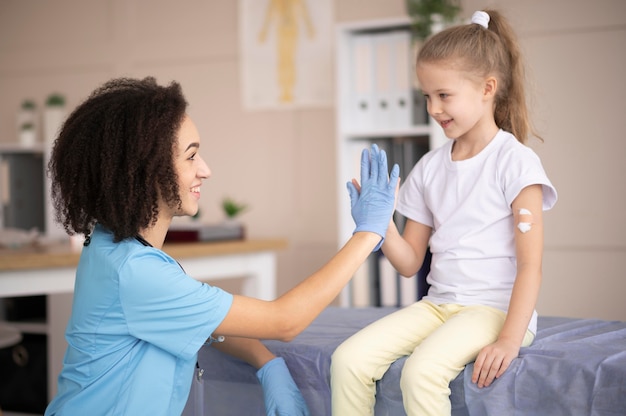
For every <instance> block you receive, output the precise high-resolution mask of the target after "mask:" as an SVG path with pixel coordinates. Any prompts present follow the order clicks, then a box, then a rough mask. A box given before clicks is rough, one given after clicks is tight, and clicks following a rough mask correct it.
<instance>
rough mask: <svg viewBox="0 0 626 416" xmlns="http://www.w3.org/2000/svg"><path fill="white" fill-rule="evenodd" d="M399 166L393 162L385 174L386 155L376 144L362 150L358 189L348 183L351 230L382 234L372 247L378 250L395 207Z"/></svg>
mask: <svg viewBox="0 0 626 416" xmlns="http://www.w3.org/2000/svg"><path fill="white" fill-rule="evenodd" d="M399 175H400V167H399V166H398V165H397V164H394V166H393V168H392V169H391V175H388V174H387V154H386V153H385V151H384V150H380V149H378V146H376V145H375V144H373V145H372V148H371V150H370V151H368V150H367V149H364V150H363V152H362V153H361V184H360V185H361V190H360V192H359V190H358V189H357V188H356V186H355V185H354V184H353V183H352V182H348V193H349V194H350V203H351V206H352V210H351V211H352V218H353V219H354V222H355V224H356V228H355V230H354V232H355V233H356V232H359V231H370V232H374V233H376V234H378V235H380V236H381V240H380V242H379V243H378V245H377V246H376V247H375V248H374V251H376V250H378V249H379V248H380V246H381V245H382V244H383V241H384V240H385V234H386V233H387V227H388V226H389V221H390V220H391V215H392V214H393V210H394V208H395V193H396V186H397V184H398V180H399V179H398V177H399Z"/></svg>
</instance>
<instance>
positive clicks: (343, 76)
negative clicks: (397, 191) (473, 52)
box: [336, 18, 446, 306]
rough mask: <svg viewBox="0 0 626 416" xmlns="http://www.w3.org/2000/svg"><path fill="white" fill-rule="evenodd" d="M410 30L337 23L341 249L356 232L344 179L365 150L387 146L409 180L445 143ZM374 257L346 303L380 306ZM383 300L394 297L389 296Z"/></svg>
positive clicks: (390, 23)
mask: <svg viewBox="0 0 626 416" xmlns="http://www.w3.org/2000/svg"><path fill="white" fill-rule="evenodd" d="M409 27H410V21H409V19H408V18H398V19H384V20H375V21H364V22H352V23H346V24H341V25H339V26H338V27H337V33H336V36H337V42H336V46H337V50H336V53H337V56H336V65H337V67H336V80H337V88H336V90H337V98H336V104H337V107H336V122H337V163H338V166H337V178H338V183H337V189H338V192H339V195H338V228H339V235H338V239H339V241H338V243H339V246H342V245H343V244H344V243H345V242H346V240H347V239H348V238H349V237H350V235H351V234H352V231H353V230H354V222H353V220H352V218H351V215H350V200H349V198H348V195H347V191H346V182H347V181H349V180H350V179H351V178H357V179H358V178H359V160H360V154H361V151H362V149H364V148H366V147H369V145H370V144H371V143H376V144H377V145H378V146H379V147H381V148H383V149H385V150H386V151H387V153H388V156H389V160H390V165H391V163H394V162H395V163H399V164H400V167H401V172H400V174H401V177H402V178H404V177H406V176H407V175H408V173H409V171H410V169H411V168H412V167H413V165H414V164H415V163H416V162H417V159H418V158H419V157H420V156H421V155H422V154H423V153H425V152H426V151H428V150H429V149H432V148H434V147H437V146H439V145H440V144H442V143H443V142H444V141H445V140H446V138H445V136H444V134H443V131H442V129H441V128H440V126H438V125H436V124H435V123H433V122H431V120H430V119H429V117H428V116H427V113H426V104H425V101H424V98H423V96H422V95H421V93H420V91H419V88H417V83H416V81H415V79H416V78H415V71H414V61H415V48H414V47H413V42H412V40H411V34H410V31H409ZM371 257H372V258H371V259H370V260H369V261H368V262H366V264H365V265H364V266H363V267H362V268H361V270H359V272H358V274H357V275H355V277H354V279H353V280H352V282H351V283H350V285H349V286H348V287H346V289H345V290H344V291H343V293H342V296H341V299H340V303H341V304H342V305H343V306H365V305H377V304H381V294H380V290H381V286H382V284H383V283H384V282H381V281H380V277H381V276H380V274H381V273H380V270H379V268H378V260H379V257H380V256H379V255H377V254H373V255H372V256H371ZM383 274H386V275H388V273H383ZM400 282H402V280H398V283H397V285H395V286H394V287H395V290H396V292H397V293H396V294H395V296H396V297H395V299H397V303H398V304H402V303H404V302H406V301H405V300H402V299H406V298H407V297H406V296H403V295H401V293H400V291H399V290H398V289H399V288H401V287H402V285H403V284H404V282H402V283H400ZM376 292H378V293H376ZM385 297H386V299H389V298H390V296H389V294H388V293H387V294H386V295H385ZM391 298H393V294H391ZM409 298H410V297H409ZM388 302H389V301H388V300H387V301H385V302H382V303H383V304H387V303H388Z"/></svg>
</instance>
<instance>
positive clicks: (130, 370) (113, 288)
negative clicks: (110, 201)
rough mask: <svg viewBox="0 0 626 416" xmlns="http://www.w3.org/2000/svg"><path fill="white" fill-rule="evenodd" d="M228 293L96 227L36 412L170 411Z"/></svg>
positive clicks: (179, 405) (176, 411) (181, 402)
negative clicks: (55, 369) (54, 367)
mask: <svg viewBox="0 0 626 416" xmlns="http://www.w3.org/2000/svg"><path fill="white" fill-rule="evenodd" d="M232 300H233V297H232V295H231V294H229V293H227V292H224V291H223V290H221V289H219V288H216V287H213V286H210V285H208V284H206V283H201V282H198V281H197V280H194V279H193V278H191V277H190V276H188V275H186V274H185V273H184V271H183V270H182V269H181V267H180V266H179V265H178V263H177V262H176V261H175V260H174V259H172V258H171V257H170V256H168V255H167V254H165V253H164V252H163V251H161V250H159V249H156V248H153V247H146V246H144V245H143V244H141V243H140V242H139V241H137V240H135V239H128V240H124V241H122V242H119V243H114V242H113V234H112V233H110V232H109V231H107V230H106V229H104V228H103V227H101V226H99V225H97V226H96V227H95V230H94V232H93V234H92V236H91V243H90V244H89V245H88V246H86V247H84V248H83V252H82V254H81V257H80V261H79V264H78V269H77V271H76V282H75V291H74V302H73V305H72V315H71V317H70V320H69V322H68V326H67V330H66V334H65V336H66V340H67V342H68V349H67V351H66V353H65V359H64V362H63V370H62V371H61V374H60V375H59V381H58V393H57V395H56V396H55V397H54V399H53V400H52V402H51V403H50V405H49V406H48V408H47V410H46V413H45V414H46V415H72V416H74V415H84V414H89V415H92V416H96V415H133V416H137V415H150V416H154V415H167V416H171V415H180V414H181V413H182V411H183V408H184V406H185V403H186V401H187V398H188V396H189V391H190V388H191V381H192V377H193V372H194V367H195V364H196V358H197V352H198V350H199V349H200V347H201V346H202V345H203V343H204V342H205V341H206V339H207V338H208V337H209V336H210V335H211V334H212V333H213V331H214V330H215V328H216V327H217V326H218V325H219V324H220V323H221V322H222V320H223V319H224V317H225V316H226V314H227V313H228V310H229V309H230V306H231V304H232Z"/></svg>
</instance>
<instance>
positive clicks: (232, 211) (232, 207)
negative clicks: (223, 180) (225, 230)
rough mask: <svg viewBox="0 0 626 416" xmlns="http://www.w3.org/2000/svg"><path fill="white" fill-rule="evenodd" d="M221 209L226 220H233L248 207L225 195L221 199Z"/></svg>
mask: <svg viewBox="0 0 626 416" xmlns="http://www.w3.org/2000/svg"><path fill="white" fill-rule="evenodd" d="M222 209H223V210H224V214H225V215H226V219H227V220H228V221H234V220H235V218H236V217H237V216H238V215H239V214H241V213H242V212H243V211H245V210H246V209H248V205H247V204H244V203H239V202H236V201H235V200H233V199H232V198H229V197H226V198H224V199H223V200H222Z"/></svg>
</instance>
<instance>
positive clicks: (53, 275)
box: [0, 239, 287, 398]
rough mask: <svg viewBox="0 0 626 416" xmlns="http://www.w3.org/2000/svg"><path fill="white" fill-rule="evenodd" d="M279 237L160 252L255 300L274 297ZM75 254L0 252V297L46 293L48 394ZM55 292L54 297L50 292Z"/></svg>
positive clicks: (61, 344)
mask: <svg viewBox="0 0 626 416" xmlns="http://www.w3.org/2000/svg"><path fill="white" fill-rule="evenodd" d="M286 246H287V242H286V241H285V240H282V239H273V240H241V241H239V240H235V241H226V242H210V243H176V244H173V243H172V244H166V245H165V246H164V247H163V251H165V252H166V253H167V254H169V255H170V256H172V257H173V258H175V259H176V260H178V261H179V262H180V264H181V265H182V266H183V268H184V269H185V271H186V273H187V274H189V275H190V276H193V277H194V278H195V279H197V280H200V281H205V282H208V281H210V280H214V279H231V278H243V286H242V294H243V295H246V296H252V297H256V298H259V299H264V300H271V299H274V298H275V297H276V251H277V250H279V249H283V248H285V247H286ZM79 257H80V253H76V252H72V251H71V250H70V248H69V246H63V247H51V248H45V249H26V250H13V251H11V250H3V251H1V252H0V298H3V297H12V296H31V295H48V302H47V303H48V305H47V320H48V322H47V329H46V333H47V335H48V392H49V396H50V398H52V396H53V395H54V394H55V393H56V380H57V376H58V374H59V372H60V371H61V367H62V363H63V355H64V354H65V349H66V346H67V344H66V342H65V326H66V324H67V321H68V319H69V315H70V312H71V293H72V292H73V291H74V273H75V269H76V265H77V264H78V259H79ZM56 295H58V296H56Z"/></svg>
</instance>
